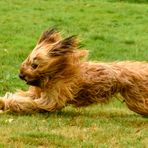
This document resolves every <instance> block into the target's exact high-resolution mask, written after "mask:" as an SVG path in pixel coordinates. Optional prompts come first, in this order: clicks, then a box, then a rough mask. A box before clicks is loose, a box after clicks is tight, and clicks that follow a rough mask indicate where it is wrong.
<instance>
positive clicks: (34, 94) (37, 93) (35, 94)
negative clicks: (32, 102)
mask: <svg viewBox="0 0 148 148" xmlns="http://www.w3.org/2000/svg"><path fill="white" fill-rule="evenodd" d="M16 94H17V95H19V96H22V97H29V98H32V99H37V98H40V97H41V89H40V88H39V87H34V86H30V87H29V89H28V91H22V90H18V91H17V92H16Z"/></svg>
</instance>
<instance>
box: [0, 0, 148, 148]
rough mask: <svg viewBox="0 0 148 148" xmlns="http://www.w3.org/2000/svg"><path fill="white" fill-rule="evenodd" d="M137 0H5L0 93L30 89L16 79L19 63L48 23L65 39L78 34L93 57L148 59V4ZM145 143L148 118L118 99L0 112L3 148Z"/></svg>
mask: <svg viewBox="0 0 148 148" xmlns="http://www.w3.org/2000/svg"><path fill="white" fill-rule="evenodd" d="M135 1H136V0H129V1H128V0H125V1H124V0H122V1H118V0H91V1H89V0H80V1H79V0H73V1H67V0H54V1H52V0H42V1H40V0H30V1H19V0H11V1H8V0H1V1H0V20H1V21H0V29H1V33H0V94H1V95H3V94H5V92H7V91H10V92H15V90H16V89H20V88H21V89H27V86H26V85H25V84H24V82H23V81H21V80H19V78H18V69H19V65H20V63H21V62H22V61H23V60H24V59H25V57H26V56H27V55H28V54H29V52H30V51H31V49H32V48H33V47H34V46H35V43H36V41H37V39H38V37H39V35H40V33H41V32H42V31H43V30H44V29H46V28H48V27H49V26H54V27H56V28H58V29H59V30H60V31H61V33H62V34H63V37H65V36H68V35H73V34H74V35H79V38H80V40H81V46H83V48H86V49H88V50H89V51H90V56H89V59H90V60H101V61H118V60H140V61H143V60H144V61H148V42H147V39H148V27H147V26H148V23H147V22H148V17H147V16H148V4H147V1H146V0H145V1H144V0H143V1H140V0H139V1H136V3H135ZM147 143H148V120H147V118H144V117H142V116H140V115H137V114H135V113H133V112H131V111H130V110H128V109H127V108H126V107H125V104H124V103H123V102H120V101H118V100H117V101H113V102H112V103H110V104H108V105H105V106H104V105H103V106H101V105H93V106H90V107H87V108H80V109H77V108H73V107H72V106H68V107H66V108H64V109H63V110H61V111H58V112H55V113H45V114H35V115H23V116H22V115H21V116H20V115H15V114H7V113H5V114H0V148H1V147H2V148H3V147H20V148H21V147H26V148H28V147H31V148H32V147H35V148H36V147H74V148H75V147H84V148H86V147H90V148H91V147H92V148H94V147H96V148H97V147H99V148H108V147H111V148H120V147H125V148H131V147H134V148H141V147H142V148H143V147H145V148H146V147H147Z"/></svg>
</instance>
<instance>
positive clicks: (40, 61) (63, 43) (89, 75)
mask: <svg viewBox="0 0 148 148" xmlns="http://www.w3.org/2000/svg"><path fill="white" fill-rule="evenodd" d="M77 48H78V47H77V40H76V38H75V37H74V36H71V37H68V38H66V39H63V40H62V39H61V36H60V34H59V33H58V32H56V31H55V30H47V31H45V32H44V33H43V34H42V35H41V38H40V39H39V41H38V43H37V45H36V47H35V48H34V49H33V51H32V53H31V54H30V55H29V56H28V57H27V59H26V60H25V61H24V62H23V63H22V65H21V68H20V75H19V76H20V78H21V79H23V80H25V81H26V83H27V84H28V85H31V86H30V88H29V90H28V91H27V92H23V91H22V92H18V93H16V94H6V95H5V97H3V98H1V100H0V107H1V109H3V110H10V111H13V112H18V113H21V112H22V113H33V112H40V111H49V112H51V111H55V110H57V109H61V108H63V107H64V106H66V104H74V105H75V106H87V105H90V104H93V103H106V102H108V101H109V100H110V99H111V98H112V96H113V95H115V94H117V93H119V94H121V96H122V99H123V100H124V101H125V103H126V105H127V106H128V108H129V109H130V110H132V111H134V112H136V113H139V114H141V115H145V116H147V115H148V63H146V62H129V61H127V62H114V63H101V62H96V63H95V62H88V61H86V60H82V58H83V57H85V56H86V55H87V51H86V50H78V49H77Z"/></svg>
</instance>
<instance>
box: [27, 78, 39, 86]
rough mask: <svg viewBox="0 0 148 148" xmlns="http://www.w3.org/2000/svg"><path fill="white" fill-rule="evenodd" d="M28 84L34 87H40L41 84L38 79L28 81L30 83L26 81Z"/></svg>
mask: <svg viewBox="0 0 148 148" xmlns="http://www.w3.org/2000/svg"><path fill="white" fill-rule="evenodd" d="M25 81H26V80H25ZM26 84H27V85H32V86H40V84H41V83H40V80H39V79H36V80H28V81H26Z"/></svg>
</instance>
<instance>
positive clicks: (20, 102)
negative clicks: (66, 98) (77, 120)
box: [0, 94, 65, 113]
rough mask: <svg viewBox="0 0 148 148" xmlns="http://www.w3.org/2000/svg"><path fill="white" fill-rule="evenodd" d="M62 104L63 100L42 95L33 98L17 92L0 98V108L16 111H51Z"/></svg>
mask: <svg viewBox="0 0 148 148" xmlns="http://www.w3.org/2000/svg"><path fill="white" fill-rule="evenodd" d="M64 105H65V103H64V102H63V101H62V102H59V101H56V99H50V98H49V97H43V96H42V97H41V98H38V99H34V100H33V99H32V98H30V97H24V96H21V95H18V94H8V95H5V97H3V98H0V110H4V111H10V112H16V113H35V112H43V111H49V112H52V111H55V110H58V109H61V108H62V107H63V106H64Z"/></svg>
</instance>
